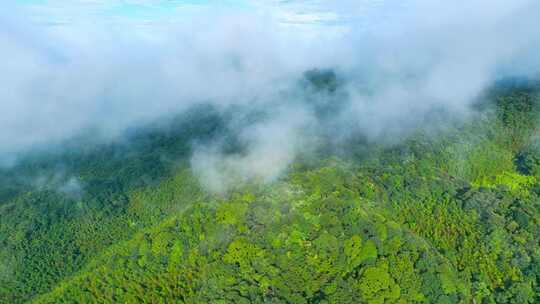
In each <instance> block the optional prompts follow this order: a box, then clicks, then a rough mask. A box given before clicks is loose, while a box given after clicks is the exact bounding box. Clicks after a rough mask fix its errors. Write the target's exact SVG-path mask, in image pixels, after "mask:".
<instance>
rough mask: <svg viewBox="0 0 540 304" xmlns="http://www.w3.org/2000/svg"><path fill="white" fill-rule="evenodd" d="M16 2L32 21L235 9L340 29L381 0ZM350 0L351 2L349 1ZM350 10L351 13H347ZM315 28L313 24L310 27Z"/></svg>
mask: <svg viewBox="0 0 540 304" xmlns="http://www.w3.org/2000/svg"><path fill="white" fill-rule="evenodd" d="M14 1H15V3H16V5H15V6H16V7H18V8H19V9H21V10H22V11H23V12H24V14H25V15H26V16H27V17H29V18H30V19H31V20H33V21H34V22H36V23H41V24H52V25H59V24H72V23H80V22H100V23H103V22H138V23H146V24H167V23H174V22H181V21H182V20H184V19H185V17H186V16H190V15H193V14H196V13H197V12H201V11H209V10H210V11H214V12H215V11H217V10H236V11H248V12H256V13H260V14H263V15H264V16H266V17H270V18H273V19H275V20H276V21H277V22H279V23H281V24H284V25H288V26H296V27H319V26H321V25H326V26H327V27H328V26H329V27H333V28H335V29H338V30H339V29H342V27H343V24H344V20H346V19H347V17H350V16H346V14H347V13H350V9H349V8H350V7H354V8H355V11H354V14H356V15H358V14H361V15H364V14H365V13H366V11H367V10H369V9H371V8H375V7H377V6H378V5H380V4H381V3H384V2H387V1H384V0H356V1H354V0H338V1H321V0H298V1H287V0H73V1H65V0H14ZM351 3H354V4H351ZM351 15H353V14H351ZM315 30H317V29H315Z"/></svg>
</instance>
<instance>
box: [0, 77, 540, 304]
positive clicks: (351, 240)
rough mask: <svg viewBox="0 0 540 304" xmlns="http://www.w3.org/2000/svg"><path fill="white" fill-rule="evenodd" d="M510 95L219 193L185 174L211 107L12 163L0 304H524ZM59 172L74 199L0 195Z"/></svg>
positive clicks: (529, 283)
mask: <svg viewBox="0 0 540 304" xmlns="http://www.w3.org/2000/svg"><path fill="white" fill-rule="evenodd" d="M314 73H315V72H314ZM307 77H309V75H307ZM311 77H312V78H313V77H314V79H312V81H313V82H314V85H319V86H322V88H325V87H326V86H328V88H331V84H332V83H333V81H335V79H334V78H333V77H332V76H331V75H326V74H324V73H322V74H321V72H320V71H319V72H316V73H315V74H313V75H311ZM516 94H517V95H516ZM516 94H510V95H508V96H506V97H502V98H500V99H498V101H497V102H496V106H497V108H496V110H495V111H494V112H493V113H492V112H489V111H488V112H485V113H482V114H481V118H480V119H477V120H475V121H473V122H470V123H466V124H461V125H457V126H453V127H449V128H448V129H447V130H445V131H444V132H440V133H437V134H435V135H433V134H427V133H421V132H418V133H417V134H414V135H412V136H411V137H409V138H407V139H406V140H404V141H403V142H401V143H400V144H397V145H393V146H391V147H385V148H380V147H376V148H372V150H369V149H371V148H369V147H363V148H362V151H363V152H362V154H363V156H362V157H361V158H360V159H358V158H355V157H341V158H337V157H335V156H334V157H325V158H323V159H321V158H316V159H315V160H313V161H306V163H300V162H298V163H295V164H294V165H293V166H292V167H291V168H290V170H289V171H288V172H287V174H286V175H285V176H283V177H282V178H281V179H279V180H278V181H276V182H274V183H271V184H267V185H246V186H243V185H239V186H238V187H237V188H236V189H235V190H234V191H233V192H231V193H228V194H227V195H224V196H220V197H216V196H212V195H209V194H207V193H205V192H204V191H203V190H202V189H201V188H200V186H199V184H198V181H197V180H196V179H195V178H194V177H193V176H192V173H191V172H190V170H189V169H187V168H186V162H185V157H186V156H187V155H189V153H188V150H189V145H188V142H189V141H190V140H191V138H192V135H193V134H199V135H200V134H205V136H206V137H205V138H211V137H212V136H213V135H212V134H219V132H218V131H216V130H217V129H219V126H222V122H221V120H220V119H221V118H220V119H218V118H216V117H215V116H214V114H215V113H214V114H212V112H211V111H210V114H208V115H203V118H204V117H206V118H204V119H201V120H198V122H197V123H188V124H187V125H186V124H182V126H183V128H181V129H182V131H175V130H176V128H172V127H171V129H170V130H168V131H167V130H166V131H163V130H161V129H159V128H158V129H156V130H153V131H149V133H147V134H146V135H138V136H136V139H134V143H133V146H131V147H127V148H126V147H122V146H108V147H101V148H102V149H95V150H93V149H91V148H89V151H83V152H80V151H79V152H77V153H75V152H74V154H70V153H67V154H65V155H61V156H58V157H57V158H56V157H51V158H46V157H45V158H42V159H40V158H39V157H37V158H31V159H29V160H26V161H25V162H23V163H22V164H21V165H19V167H17V168H14V169H13V170H12V171H10V172H3V173H2V174H1V179H0V181H6V186H5V187H3V188H2V191H0V196H1V197H2V198H3V200H2V202H1V203H0V302H1V303H22V302H30V303H350V302H352V301H354V302H360V303H538V302H540V285H539V280H540V247H539V245H538V244H539V243H540V196H539V192H540V191H538V186H539V182H538V181H539V180H538V178H540V177H539V175H538V172H539V171H538V164H539V163H540V162H539V161H538V159H540V157H538V155H537V154H538V153H537V150H536V149H535V148H534V147H535V145H534V144H531V142H534V140H535V138H536V137H535V132H536V131H535V130H536V124H535V123H534V121H535V117H536V116H534V115H536V114H534V115H532V114H531V115H530V114H529V112H530V111H533V112H534V111H535V109H534V107H535V105H534V104H531V100H533V99H532V98H536V97H533V95H530V96H529V95H527V96H526V95H523V94H525V93H523V92H521V93H516ZM527 94H528V93H527ZM514 102H517V104H514ZM202 112H205V111H202ZM205 113H206V112H205ZM192 114H193V113H192ZM199 114H201V113H199ZM195 117H200V116H196V115H195ZM184 118H185V117H184ZM188 121H189V120H188ZM173 125H174V124H173ZM214 132H217V133H214ZM196 137H197V138H198V137H200V136H196ZM368 150H369V153H368V152H366V151H368ZM175 151H178V152H175ZM364 152H365V153H364ZM118 154H124V155H123V156H118ZM351 155H358V153H356V151H351ZM171 159H173V160H175V161H171ZM61 162H64V163H67V164H68V165H65V166H66V167H67V169H65V170H66V173H65V174H66V176H71V175H72V176H76V177H77V178H78V179H79V180H80V181H81V183H82V185H83V189H84V191H83V193H82V194H81V195H80V196H73V195H68V194H66V193H62V192H61V191H58V190H57V188H58V187H53V186H54V185H50V184H47V185H46V186H43V187H30V186H28V185H26V184H25V183H18V182H17V183H16V182H8V181H9V180H11V179H12V178H13V177H15V176H30V177H31V176H33V175H32V174H33V173H32V172H34V171H35V172H40V173H41V174H44V175H45V176H49V177H50V176H53V175H54V174H53V172H54V171H55V170H56V169H57V163H61ZM31 173H32V174H31ZM60 180H61V182H63V180H65V178H63V179H60ZM61 182H60V184H61ZM56 186H58V185H56Z"/></svg>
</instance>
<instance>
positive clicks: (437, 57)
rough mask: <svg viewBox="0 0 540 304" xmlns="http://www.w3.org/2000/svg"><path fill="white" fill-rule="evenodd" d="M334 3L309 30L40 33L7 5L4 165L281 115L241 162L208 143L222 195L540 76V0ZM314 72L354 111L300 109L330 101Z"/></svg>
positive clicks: (248, 17) (266, 125)
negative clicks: (207, 120)
mask: <svg viewBox="0 0 540 304" xmlns="http://www.w3.org/2000/svg"><path fill="white" fill-rule="evenodd" d="M331 2H332V3H331V4H320V6H319V8H320V9H321V10H324V9H326V10H328V11H331V12H333V13H334V14H335V15H336V16H338V18H337V19H336V20H333V21H332V22H330V21H328V20H323V21H324V22H318V21H316V26H314V27H310V28H308V29H309V30H306V27H304V28H303V29H302V30H299V27H298V25H294V24H293V25H294V26H292V25H291V23H294V22H290V20H289V21H288V23H287V24H285V25H284V24H283V23H281V22H280V20H277V19H276V18H273V17H272V15H271V14H265V12H264V10H263V11H261V10H260V9H259V10H253V11H250V10H246V9H245V8H243V9H235V8H230V9H223V8H220V9H219V10H212V9H211V8H208V9H206V10H203V11H202V12H200V13H199V14H196V15H193V16H189V17H188V19H189V21H186V22H182V23H178V24H173V25H171V24H169V25H162V26H156V25H152V26H134V25H133V24H131V23H126V24H117V23H115V24H114V25H108V24H93V25H91V26H90V25H88V24H87V25H85V24H84V23H82V24H74V25H69V24H68V25H62V26H40V25H38V24H34V23H32V22H30V21H29V20H27V19H25V18H23V17H21V16H22V14H23V13H24V12H19V13H20V14H21V15H18V13H16V12H15V13H12V11H13V12H14V11H15V9H14V8H11V9H10V12H6V11H7V10H4V12H2V13H0V45H1V48H0V56H1V57H2V61H1V63H0V83H1V86H0V96H1V98H2V99H1V101H0V113H1V116H0V159H2V160H4V162H5V161H7V160H10V159H11V160H12V159H15V158H16V156H17V155H18V154H20V153H21V152H23V151H26V150H29V149H33V148H34V147H37V146H40V145H44V144H50V143H54V142H61V141H63V140H66V139H68V138H71V137H73V136H76V135H78V134H79V133H80V132H82V131H84V130H88V129H93V130H97V131H98V133H99V134H101V136H103V137H104V138H114V137H116V136H118V135H120V134H122V132H123V131H124V130H125V129H126V128H128V127H133V126H136V125H140V124H142V123H145V122H149V121H152V120H155V119H159V117H161V116H163V115H167V114H169V113H174V112H180V111H182V110H185V109H187V108H189V107H190V106H192V105H195V104H197V103H201V102H205V103H208V102H210V103H213V104H215V105H219V106H220V107H227V106H228V105H242V106H249V107H258V108H265V107H266V108H268V109H272V110H271V111H269V113H270V114H271V115H270V116H269V117H267V118H266V119H264V120H262V121H259V122H257V123H256V124H254V125H249V126H246V128H245V129H242V128H241V127H240V128H237V130H236V131H237V132H238V134H239V138H240V139H241V140H242V141H243V143H244V144H245V145H246V146H247V148H246V149H245V151H243V153H240V154H226V153H223V152H222V151H221V148H220V143H219V142H218V143H215V144H214V145H208V144H207V145H203V146H197V147H196V149H195V153H194V155H193V158H192V162H191V163H192V166H193V168H194V169H195V171H196V172H197V174H198V175H199V176H200V177H201V180H202V181H203V183H204V184H206V185H207V186H209V187H210V188H211V189H213V190H215V191H224V190H225V189H227V188H229V187H230V185H229V184H230V182H227V180H229V181H230V180H233V179H230V177H231V176H233V177H236V180H238V179H240V180H252V179H256V180H262V181H269V180H273V179H275V178H276V177H278V176H279V174H280V173H281V172H282V171H283V170H284V169H285V168H286V167H287V166H288V165H289V164H290V163H291V162H292V161H294V158H295V156H296V155H297V154H298V153H300V152H302V151H304V150H305V149H306V147H308V146H309V145H310V144H311V143H312V142H313V141H314V138H316V137H317V132H319V131H320V132H328V130H323V129H325V128H326V127H327V126H328V125H332V129H331V130H332V131H331V132H335V133H336V134H335V136H334V137H336V138H339V137H341V136H343V134H345V133H350V132H351V130H355V131H358V132H361V133H362V134H364V135H365V136H367V137H368V138H370V139H371V140H376V139H377V138H378V137H379V136H382V134H400V133H402V132H406V131H407V130H408V129H409V128H410V127H411V126H414V125H415V122H417V121H419V120H422V119H424V116H425V115H428V113H430V111H432V110H433V109H434V108H437V109H445V110H448V111H454V112H458V113H463V114H465V113H467V112H468V109H469V106H470V105H471V103H472V101H473V100H474V99H475V98H476V97H478V95H479V94H481V93H482V92H483V90H484V89H485V88H486V87H487V86H489V85H490V84H491V83H492V82H493V81H494V80H496V79H498V78H502V77H508V76H526V77H527V76H536V75H537V74H536V73H538V71H539V67H540V55H538V52H537V50H538V49H539V47H540V35H538V34H537V31H538V25H540V24H539V21H538V20H540V3H539V2H538V1H535V0H516V1H505V0H495V1H454V2H441V1H435V2H434V1H421V0H411V1H404V2H402V1H399V2H398V1H379V2H377V3H378V4H377V5H374V4H370V5H369V6H367V4H366V3H367V2H362V1H331ZM3 5H4V4H2V6H3ZM6 7H7V5H6ZM366 8H370V9H366ZM13 16H16V17H13ZM307 19H309V18H307ZM368 21H369V22H368ZM155 23H156V22H155ZM157 23H158V22H157ZM325 25H326V26H328V27H332V30H335V28H336V25H337V27H339V28H340V31H338V32H339V34H332V35H327V34H325V33H324V31H325V28H326V27H325ZM305 26H307V27H309V26H310V25H309V24H307V25H305ZM306 32H309V35H307V34H306ZM311 68H333V69H334V70H335V71H336V72H337V73H338V75H339V77H340V79H341V80H342V85H343V87H341V88H340V92H339V93H340V94H341V95H340V96H341V97H342V98H344V99H346V102H344V103H343V107H341V108H340V109H339V111H338V112H336V113H334V114H332V115H327V117H325V118H324V121H323V120H321V118H320V117H319V116H318V113H316V111H315V110H314V109H313V108H312V107H311V106H309V103H305V102H299V101H300V100H306V99H313V98H323V99H324V98H332V97H331V96H330V95H331V94H327V95H325V94H322V95H321V94H319V95H317V94H315V93H312V92H311V93H309V92H307V93H306V92H303V91H302V90H301V89H300V88H301V86H298V81H299V79H300V78H301V77H302V73H303V72H304V71H306V70H308V69H311ZM276 107H277V110H274V108H276ZM314 130H316V131H314ZM228 178H229V179H228Z"/></svg>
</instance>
